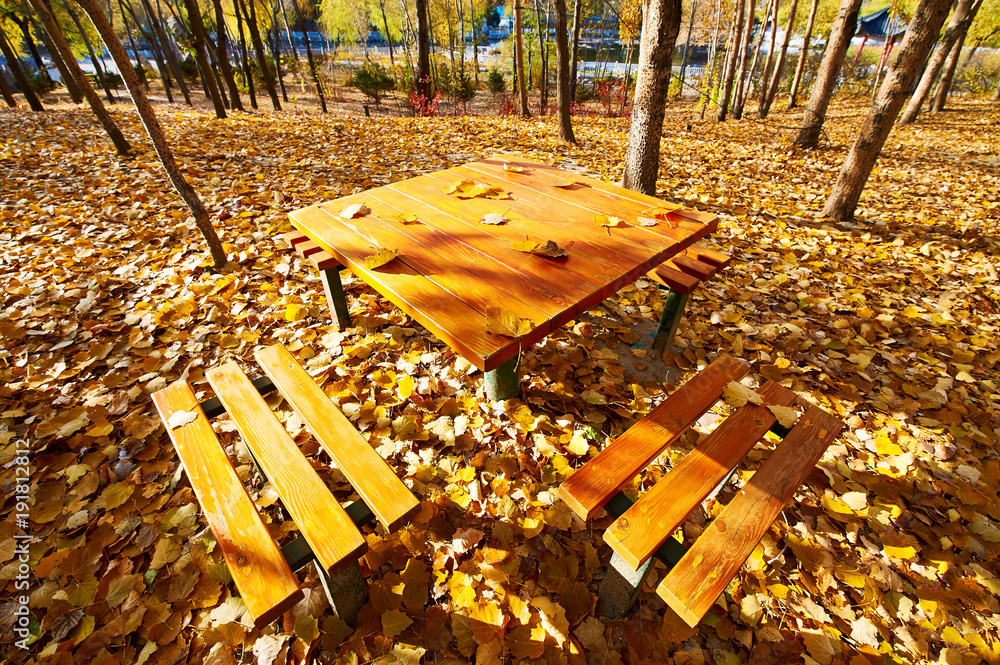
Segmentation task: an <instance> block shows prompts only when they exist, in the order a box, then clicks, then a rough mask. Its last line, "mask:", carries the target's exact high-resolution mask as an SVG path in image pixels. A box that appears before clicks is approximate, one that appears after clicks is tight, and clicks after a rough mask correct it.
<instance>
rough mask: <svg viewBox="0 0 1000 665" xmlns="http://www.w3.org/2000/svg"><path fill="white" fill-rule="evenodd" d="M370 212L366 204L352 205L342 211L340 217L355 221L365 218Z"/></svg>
mask: <svg viewBox="0 0 1000 665" xmlns="http://www.w3.org/2000/svg"><path fill="white" fill-rule="evenodd" d="M370 212H371V210H370V209H369V208H368V206H366V205H365V204H364V203H352V204H351V205H349V206H347V207H346V208H344V209H343V210H341V211H340V216H341V217H342V218H344V219H354V218H356V217H364V216H365V215H367V214H368V213H370Z"/></svg>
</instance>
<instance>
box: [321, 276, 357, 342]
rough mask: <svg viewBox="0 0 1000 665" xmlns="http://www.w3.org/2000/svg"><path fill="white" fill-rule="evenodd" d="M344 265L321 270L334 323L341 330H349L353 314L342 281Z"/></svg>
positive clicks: (324, 290)
mask: <svg viewBox="0 0 1000 665" xmlns="http://www.w3.org/2000/svg"><path fill="white" fill-rule="evenodd" d="M343 269H344V266H336V267H334V268H327V269H326V270H320V271H319V278H320V281H322V282H323V292H324V293H326V303H327V305H328V306H329V307H330V316H331V317H332V318H333V324H334V325H335V326H337V329H339V330H347V328H348V327H349V326H350V325H351V315H350V313H349V312H348V309H347V297H346V296H345V295H344V285H343V284H341V282H340V271H341V270H343Z"/></svg>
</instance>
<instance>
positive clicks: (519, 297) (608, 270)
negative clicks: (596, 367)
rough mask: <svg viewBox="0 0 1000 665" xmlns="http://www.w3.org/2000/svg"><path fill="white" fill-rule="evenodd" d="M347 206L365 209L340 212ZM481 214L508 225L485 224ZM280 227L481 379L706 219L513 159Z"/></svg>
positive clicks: (642, 269)
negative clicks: (555, 250) (369, 261)
mask: <svg viewBox="0 0 1000 665" xmlns="http://www.w3.org/2000/svg"><path fill="white" fill-rule="evenodd" d="M469 181H471V182H469ZM356 204H363V206H364V207H363V208H361V209H360V210H355V209H353V208H352V209H348V208H349V207H350V206H352V205H356ZM490 213H495V214H497V215H501V216H502V217H504V218H505V220H506V221H504V222H503V223H500V224H486V223H483V222H482V221H481V220H483V219H484V218H485V217H486V215H488V214H490ZM290 216H291V219H292V224H293V225H294V226H295V227H296V228H297V229H299V230H300V231H302V232H303V233H305V234H306V235H307V236H309V238H310V239H312V240H313V241H314V242H316V243H317V244H318V245H320V246H321V247H322V248H323V249H325V250H326V251H327V252H329V253H330V254H331V255H333V256H334V257H336V258H337V260H339V261H340V262H341V263H342V264H343V265H344V266H346V267H347V268H349V269H350V270H351V271H352V272H353V273H354V274H355V275H357V276H358V277H360V278H361V279H362V280H364V281H365V282H366V283H368V284H369V285H370V286H371V287H372V288H374V289H375V290H376V291H378V292H379V293H381V294H382V295H383V296H385V297H386V298H388V299H389V300H390V301H392V302H393V303H394V304H395V305H396V306H398V307H399V308H400V309H401V310H403V311H404V312H406V313H407V314H408V315H410V316H411V317H413V319H415V320H416V321H417V322H419V323H420V324H421V325H423V326H424V327H425V328H427V329H428V330H430V331H431V332H433V333H434V334H435V335H436V336H437V337H438V338H439V339H441V340H442V341H444V342H446V343H447V344H448V345H449V346H451V347H452V348H453V349H454V350H455V351H457V352H458V353H460V354H461V355H462V356H464V357H465V358H466V359H467V360H469V361H470V362H472V363H473V364H475V365H476V366H477V367H479V368H480V369H482V370H485V371H488V370H492V369H495V368H497V367H498V366H500V365H501V364H503V363H504V362H505V361H507V360H509V359H511V358H513V357H514V356H516V355H517V354H518V353H519V352H520V349H522V348H524V347H526V346H529V345H531V344H534V343H535V342H537V341H539V340H541V339H542V338H544V337H545V336H546V335H548V334H549V332H550V331H553V330H556V329H558V328H559V327H561V326H562V325H564V324H565V323H567V322H568V321H571V320H573V319H575V318H576V317H577V316H578V315H579V314H581V313H583V312H586V311H587V310H589V309H590V308H592V307H593V306H595V305H597V304H598V303H600V302H601V301H603V300H604V299H605V298H608V297H609V296H611V295H614V294H615V293H616V292H617V291H618V290H620V289H621V288H622V287H623V286H625V285H627V284H630V283H632V282H634V281H635V280H636V279H637V278H639V277H641V276H642V275H644V274H645V273H646V272H648V271H649V270H651V269H653V268H655V267H656V266H658V265H659V264H660V263H662V262H663V261H665V260H667V259H669V258H671V257H672V256H674V255H676V254H677V253H678V252H680V251H682V250H683V249H685V248H687V247H689V246H690V245H691V244H693V243H694V242H696V241H697V240H699V239H700V238H702V237H704V236H706V235H708V234H709V233H711V232H713V231H714V230H715V229H716V228H717V226H718V220H717V219H716V217H715V216H714V215H711V214H708V213H703V212H697V211H695V210H691V209H687V208H683V207H679V206H675V205H672V204H667V203H664V202H663V201H661V200H659V199H656V198H654V197H651V196H646V195H644V194H639V193H637V192H633V191H631V190H627V189H624V188H622V187H618V186H616V185H612V184H610V183H607V182H602V181H600V180H595V179H593V178H588V177H586V176H583V175H580V174H577V173H573V172H570V171H566V170H563V169H560V168H558V167H555V166H549V165H545V164H540V163H537V162H533V161H530V160H527V159H524V158H521V157H516V156H501V157H495V158H490V159H484V160H481V161H477V162H471V163H469V164H465V165H462V166H458V167H455V168H451V169H448V170H445V171H440V172H437V173H431V174H428V175H423V176H418V177H416V178H412V179H409V180H404V181H400V182H396V183H393V184H390V185H386V186H384V187H378V188H376V189H370V190H368V191H365V192H360V193H358V194H355V195H353V196H348V197H344V198H340V199H337V200H335V201H326V202H323V203H318V204H315V205H312V206H309V207H307V208H303V209H301V210H296V211H294V212H292V213H291V215H290ZM654 222H655V225H652V224H653V223H654ZM610 224H616V225H614V226H609V225H610ZM526 239H529V240H531V241H534V242H536V243H538V244H539V245H542V244H544V243H545V242H546V241H552V242H554V243H556V244H557V245H558V247H559V248H562V249H565V250H566V253H567V256H564V257H560V258H548V257H545V256H541V255H538V254H532V253H526V252H523V251H518V250H516V249H514V246H513V245H514V244H515V243H519V242H522V241H524V240H526ZM380 248H387V249H391V250H394V251H396V252H397V255H396V257H395V259H393V260H391V261H389V262H388V263H386V264H384V265H382V266H380V267H375V268H372V269H369V268H368V267H366V257H371V256H373V255H374V254H376V253H377V252H378V250H379V249H380ZM488 308H490V310H491V312H490V319H491V320H495V319H496V317H497V313H498V312H499V313H501V314H502V316H504V317H506V318H507V319H508V320H513V321H514V322H515V323H516V324H518V328H519V331H520V332H521V333H522V334H521V336H520V339H518V338H517V337H515V336H513V334H510V335H504V334H497V333H496V332H490V331H488V330H487V309H488ZM513 317H516V318H513ZM491 325H492V327H493V328H494V329H495V328H496V325H495V323H492V324H491Z"/></svg>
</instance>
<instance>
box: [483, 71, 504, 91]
mask: <svg viewBox="0 0 1000 665" xmlns="http://www.w3.org/2000/svg"><path fill="white" fill-rule="evenodd" d="M506 86H507V82H506V81H504V78H503V72H501V71H500V68H499V67H496V66H494V67H490V70H489V72H487V74H486V87H487V89H489V91H490V92H492V93H493V94H494V95H496V94H499V93H501V92H503V91H504V88H506Z"/></svg>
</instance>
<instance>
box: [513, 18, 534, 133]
mask: <svg viewBox="0 0 1000 665" xmlns="http://www.w3.org/2000/svg"><path fill="white" fill-rule="evenodd" d="M514 59H515V62H516V63H517V67H516V68H517V94H518V108H519V112H520V114H521V117H522V118H528V117H531V112H530V111H528V89H527V87H525V82H524V44H523V41H522V39H521V0H514Z"/></svg>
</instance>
